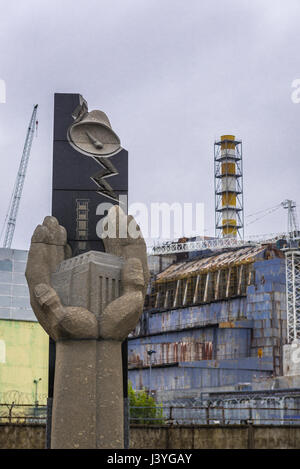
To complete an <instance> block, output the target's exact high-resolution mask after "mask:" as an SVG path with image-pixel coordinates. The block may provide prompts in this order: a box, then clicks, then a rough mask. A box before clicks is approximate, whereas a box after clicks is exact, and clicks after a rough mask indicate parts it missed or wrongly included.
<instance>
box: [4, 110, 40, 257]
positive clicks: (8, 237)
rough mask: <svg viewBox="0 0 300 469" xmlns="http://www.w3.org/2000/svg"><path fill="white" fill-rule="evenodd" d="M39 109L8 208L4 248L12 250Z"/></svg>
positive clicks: (32, 121)
mask: <svg viewBox="0 0 300 469" xmlns="http://www.w3.org/2000/svg"><path fill="white" fill-rule="evenodd" d="M37 108H38V105H37V104H36V105H35V106H34V108H33V111H32V115H31V119H30V123H29V127H28V130H27V135H26V139H25V144H24V148H23V154H22V158H21V162H20V166H19V170H18V174H17V178H16V182H15V186H14V190H13V193H12V198H11V202H10V205H9V208H8V213H7V216H6V219H8V221H7V227H6V231H5V237H4V243H3V247H4V248H10V246H11V242H12V239H13V236H14V231H15V227H16V221H17V214H18V209H19V205H20V200H21V195H22V190H23V186H24V180H25V175H26V169H27V165H28V160H29V156H30V150H31V145H32V139H33V135H34V130H35V128H36V126H37V121H36V114H37Z"/></svg>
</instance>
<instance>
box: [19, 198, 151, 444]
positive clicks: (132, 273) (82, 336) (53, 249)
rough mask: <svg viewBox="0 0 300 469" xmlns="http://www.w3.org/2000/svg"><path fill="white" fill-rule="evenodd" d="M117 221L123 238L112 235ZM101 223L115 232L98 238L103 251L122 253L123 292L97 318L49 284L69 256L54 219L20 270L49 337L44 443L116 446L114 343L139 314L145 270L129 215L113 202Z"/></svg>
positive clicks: (118, 380) (40, 230) (118, 393)
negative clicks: (48, 429)
mask: <svg viewBox="0 0 300 469" xmlns="http://www.w3.org/2000/svg"><path fill="white" fill-rule="evenodd" d="M121 223H122V224H123V226H124V224H125V227H126V230H125V236H124V235H123V236H124V237H118V233H119V227H120V225H121ZM106 224H109V226H110V227H114V228H115V229H112V230H111V231H112V232H113V233H116V235H117V237H107V238H105V239H104V240H103V241H104V245H105V249H106V252H108V253H110V254H114V255H116V256H119V257H122V258H123V259H124V264H123V268H122V272H121V279H122V280H121V286H122V293H121V296H119V297H118V298H116V299H115V300H113V301H112V302H111V303H109V304H108V305H107V306H106V307H105V309H104V310H103V311H102V313H101V315H100V316H99V317H97V316H96V315H95V314H94V313H92V312H91V311H89V310H88V309H86V308H83V307H79V306H65V305H63V304H62V303H61V300H60V298H59V296H58V294H57V293H56V291H55V290H54V289H53V288H52V286H51V274H52V273H53V272H55V270H56V269H57V266H58V265H59V264H60V263H61V262H62V261H63V260H64V259H65V258H67V257H68V246H67V233H66V230H65V229H64V228H63V227H62V226H60V225H59V224H58V221H57V219H56V218H54V217H50V216H48V217H46V218H45V219H44V222H43V224H42V225H38V226H37V228H36V230H35V231H34V234H33V236H32V239H31V246H30V250H29V255H28V262H27V268H26V279H27V282H28V286H29V290H30V301H31V306H32V308H33V310H34V312H35V315H36V317H37V318H38V320H39V322H40V324H41V325H42V327H43V328H44V329H45V331H46V332H47V333H48V334H49V335H50V336H51V337H52V338H53V339H54V340H55V341H56V366H55V381H54V398H53V413H52V433H51V448H122V447H123V384H122V360H121V343H122V341H124V339H125V338H126V337H127V336H128V334H129V333H130V332H131V331H132V330H133V329H134V328H135V326H136V324H137V321H138V319H139V317H140V315H141V313H142V310H143V303H144V296H145V292H146V288H147V282H148V278H149V273H148V266H147V254H146V245H145V242H144V239H143V237H142V235H141V232H140V230H139V227H138V226H137V225H136V223H135V220H134V219H133V218H132V217H130V216H128V217H127V216H126V215H125V214H124V213H123V212H122V210H121V209H120V208H118V207H116V206H115V207H112V208H111V210H110V211H109V213H108V216H107V217H106V219H105V220H104V222H103V226H104V227H105V226H106ZM128 227H130V229H128ZM123 232H124V229H123ZM130 232H131V233H132V232H135V238H133V237H131V236H130ZM136 234H139V236H138V237H136Z"/></svg>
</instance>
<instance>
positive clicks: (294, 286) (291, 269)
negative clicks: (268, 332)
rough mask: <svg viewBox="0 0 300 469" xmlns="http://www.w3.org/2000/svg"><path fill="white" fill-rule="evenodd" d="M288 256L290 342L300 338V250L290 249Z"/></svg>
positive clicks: (288, 322) (287, 280) (288, 331)
mask: <svg viewBox="0 0 300 469" xmlns="http://www.w3.org/2000/svg"><path fill="white" fill-rule="evenodd" d="M285 256H286V306H287V335H288V337H287V338H288V343H289V344H291V343H292V342H293V341H296V340H300V251H299V250H294V249H288V250H287V251H286V252H285Z"/></svg>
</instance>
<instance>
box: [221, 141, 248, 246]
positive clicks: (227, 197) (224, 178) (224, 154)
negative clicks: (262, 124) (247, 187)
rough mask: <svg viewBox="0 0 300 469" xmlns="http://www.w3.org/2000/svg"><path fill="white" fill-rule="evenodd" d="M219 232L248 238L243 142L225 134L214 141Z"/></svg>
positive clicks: (230, 236)
mask: <svg viewBox="0 0 300 469" xmlns="http://www.w3.org/2000/svg"><path fill="white" fill-rule="evenodd" d="M214 171H215V234H216V236H217V237H224V238H238V239H242V240H243V239H244V205H243V161H242V142H241V141H240V140H236V139H235V136H234V135H223V136H222V137H221V139H220V140H219V141H216V142H215V144H214Z"/></svg>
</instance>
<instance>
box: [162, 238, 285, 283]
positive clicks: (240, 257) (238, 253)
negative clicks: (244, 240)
mask: <svg viewBox="0 0 300 469" xmlns="http://www.w3.org/2000/svg"><path fill="white" fill-rule="evenodd" d="M264 251H266V248H265V247H264V246H255V247H246V248H241V249H237V250H234V251H228V252H223V253H221V254H216V255H213V256H210V257H205V258H202V259H196V260H192V261H185V262H178V263H176V264H172V265H170V266H169V267H167V268H166V269H165V270H164V271H163V272H161V273H160V274H158V275H157V277H156V283H160V282H165V281H167V280H174V279H179V278H185V277H187V276H190V275H197V274H199V273H206V272H213V271H216V270H220V269H227V268H229V267H232V266H236V265H242V264H247V263H252V262H254V261H255V260H256V258H257V256H258V255H260V254H261V253H263V252H264ZM269 251H270V252H272V254H273V256H277V255H278V253H277V250H276V249H272V248H269V249H268V252H269ZM268 256H270V254H268Z"/></svg>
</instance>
